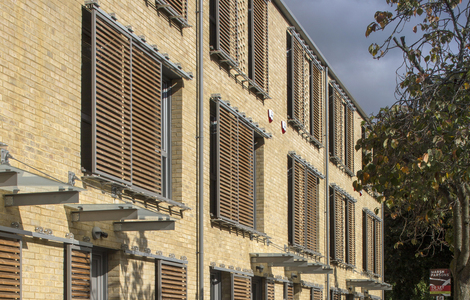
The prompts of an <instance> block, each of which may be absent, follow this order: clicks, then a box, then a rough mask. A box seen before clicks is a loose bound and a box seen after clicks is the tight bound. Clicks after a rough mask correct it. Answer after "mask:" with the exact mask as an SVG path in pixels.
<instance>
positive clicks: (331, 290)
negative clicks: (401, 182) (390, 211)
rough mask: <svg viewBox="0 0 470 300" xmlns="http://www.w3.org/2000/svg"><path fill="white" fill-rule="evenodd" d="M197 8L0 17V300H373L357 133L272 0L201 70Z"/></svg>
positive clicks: (378, 229) (173, 4) (214, 22)
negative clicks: (356, 187)
mask: <svg viewBox="0 0 470 300" xmlns="http://www.w3.org/2000/svg"><path fill="white" fill-rule="evenodd" d="M197 4H198V3H197V2H196V1H187V0H155V1H148V0H138V1H127V0H118V1H108V0H100V1H99V2H97V1H86V2H83V1H76V0H69V1H58V0H41V1H29V2H24V1H17V0H6V1H2V2H1V3H0V12H1V18H0V26H1V28H0V29H1V30H0V32H2V33H1V34H0V41H1V45H2V46H1V47H0V76H1V77H0V84H1V89H0V122H1V126H0V148H1V155H2V156H1V164H0V194H1V197H0V299H46V298H47V299H51V300H52V299H96V300H98V299H214V300H215V299H224V300H225V299H299V300H301V299H302V300H303V299H305V300H306V299H315V300H320V299H332V300H333V299H334V300H336V299H382V290H384V289H387V288H389V285H387V284H386V283H384V282H383V274H384V273H383V256H382V251H383V249H382V245H383V240H382V239H383V234H382V232H383V223H382V218H381V214H382V210H381V207H380V205H379V204H378V203H377V202H376V201H375V200H374V199H373V197H372V196H370V195H369V194H367V193H366V194H362V195H359V194H358V193H356V192H354V191H353V188H352V182H353V180H354V174H355V172H356V171H357V170H358V169H360V168H361V165H362V154H361V153H360V152H357V151H355V149H354V145H355V141H356V140H357V139H359V138H360V137H361V134H362V121H363V120H365V119H366V118H367V116H366V115H365V113H364V112H363V111H362V109H361V108H360V107H359V106H358V104H357V103H356V102H355V100H354V99H353V98H352V96H351V95H350V94H349V93H348V91H347V90H346V88H345V87H344V86H343V85H342V83H341V81H340V80H339V78H337V76H336V75H335V73H334V72H333V71H332V70H331V68H330V66H329V65H328V62H327V61H326V60H325V59H324V58H323V56H322V55H321V53H320V52H319V51H318V49H317V48H316V46H315V45H314V44H313V42H312V41H311V40H310V39H309V37H308V36H307V35H306V34H305V33H304V31H303V29H302V27H301V26H300V24H298V22H297V21H296V20H295V18H294V16H293V15H292V14H291V13H290V12H289V10H288V8H287V7H286V6H285V5H284V4H283V2H282V1H281V0H272V1H265V0H207V1H203V11H202V12H203V13H202V19H203V23H202V28H203V32H202V38H203V40H202V43H201V45H202V47H203V53H202V55H203V61H202V62H201V61H199V59H198V57H199V56H198V45H199V41H198V36H199V35H198V26H197V25H198V16H200V13H201V11H200V10H199V9H198V7H197ZM199 66H202V71H203V74H204V76H203V81H202V80H200V78H199V76H197V74H200V73H199V71H200V69H199ZM201 91H203V97H202V99H200V97H198V94H199V92H201ZM201 101H202V102H201ZM201 104H202V105H201ZM201 108H202V111H200V109H201ZM200 113H202V114H200ZM201 115H203V119H200V116H201ZM200 126H202V127H201V129H202V131H201V132H203V135H201V134H200V131H199V129H200ZM199 147H202V148H199ZM199 149H203V151H200V150H199ZM201 159H203V160H202V161H203V162H204V163H203V168H202V169H200V168H199V167H198V166H199V165H198V164H199V162H200V160H201ZM200 172H202V173H200ZM200 174H202V175H203V177H202V178H203V180H202V181H201V180H199V179H198V178H200V177H198V176H199V175H200ZM201 194H202V195H203V197H202V198H201V197H199V196H198V195H201ZM201 205H202V206H201ZM201 207H202V208H203V212H204V213H203V216H202V217H203V219H200V217H201V215H200V214H199V209H200V208H201ZM200 220H203V227H201V228H200V227H199V226H198V224H199V223H198V222H199V221H200ZM201 238H202V240H203V241H204V244H203V245H202V244H201V243H200V242H199V241H200V239H201ZM200 258H203V260H202V261H199V259H200ZM200 266H202V268H200ZM201 272H202V273H201ZM201 274H202V275H203V276H202V278H203V281H202V285H201V280H198V278H199V277H200V275H201ZM201 293H202V295H201Z"/></svg>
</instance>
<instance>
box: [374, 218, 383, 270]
mask: <svg viewBox="0 0 470 300" xmlns="http://www.w3.org/2000/svg"><path fill="white" fill-rule="evenodd" d="M374 229H375V236H374V238H375V249H374V250H375V253H374V254H375V272H374V273H375V274H378V275H382V222H380V221H379V220H375V228H374Z"/></svg>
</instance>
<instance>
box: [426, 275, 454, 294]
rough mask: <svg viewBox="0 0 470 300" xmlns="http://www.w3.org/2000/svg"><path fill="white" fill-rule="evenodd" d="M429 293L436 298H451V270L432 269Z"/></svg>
mask: <svg viewBox="0 0 470 300" xmlns="http://www.w3.org/2000/svg"><path fill="white" fill-rule="evenodd" d="M429 283H430V286H429V292H430V294H431V295H434V296H439V295H442V296H446V297H448V296H450V294H451V276H450V270H449V269H431V270H430V276H429Z"/></svg>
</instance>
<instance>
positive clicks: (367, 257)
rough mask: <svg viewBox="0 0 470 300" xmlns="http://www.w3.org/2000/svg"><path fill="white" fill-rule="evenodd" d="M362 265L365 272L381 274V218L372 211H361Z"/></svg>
mask: <svg viewBox="0 0 470 300" xmlns="http://www.w3.org/2000/svg"><path fill="white" fill-rule="evenodd" d="M362 222H363V224H362V228H363V235H362V236H363V246H362V249H363V259H362V260H363V267H364V270H365V271H367V272H371V273H374V274H376V275H378V276H381V274H382V220H381V219H380V218H379V217H377V215H376V214H374V213H373V212H372V211H370V210H368V209H364V210H363V212H362Z"/></svg>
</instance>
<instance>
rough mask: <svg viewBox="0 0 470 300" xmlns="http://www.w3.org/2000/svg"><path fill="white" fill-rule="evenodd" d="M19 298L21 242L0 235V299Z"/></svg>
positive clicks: (13, 237)
mask: <svg viewBox="0 0 470 300" xmlns="http://www.w3.org/2000/svg"><path fill="white" fill-rule="evenodd" d="M20 298H21V240H20V239H18V238H16V237H15V236H13V235H10V234H6V235H3V234H2V235H0V299H20Z"/></svg>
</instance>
